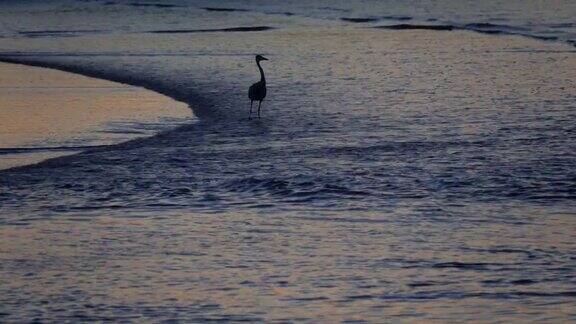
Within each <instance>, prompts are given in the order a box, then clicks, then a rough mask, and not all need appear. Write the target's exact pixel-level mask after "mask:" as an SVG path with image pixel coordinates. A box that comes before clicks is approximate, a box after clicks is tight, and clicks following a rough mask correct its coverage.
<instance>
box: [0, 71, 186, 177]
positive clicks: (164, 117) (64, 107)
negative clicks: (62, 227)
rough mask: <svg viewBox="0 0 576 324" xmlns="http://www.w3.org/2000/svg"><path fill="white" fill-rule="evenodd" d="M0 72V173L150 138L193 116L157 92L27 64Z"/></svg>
mask: <svg viewBox="0 0 576 324" xmlns="http://www.w3.org/2000/svg"><path fill="white" fill-rule="evenodd" d="M0 70H1V72H2V74H4V75H5V77H4V78H3V79H2V80H0V91H1V92H2V96H3V101H2V105H1V106H0V113H1V114H2V116H3V119H2V120H0V130H1V131H0V135H1V137H0V171H2V170H9V169H14V168H19V167H26V166H30V165H34V164H38V163H42V162H44V161H47V160H50V159H53V158H58V157H65V156H70V155H76V154H78V153H81V152H85V151H91V150H99V149H103V148H105V147H109V146H114V145H118V144H121V143H125V142H130V141H133V140H135V139H139V138H148V137H151V136H155V135H158V134H159V133H162V132H165V131H167V130H169V129H174V128H177V127H178V126H179V125H182V124H183V123H184V122H185V123H188V122H189V120H190V117H191V114H190V111H189V106H188V105H187V104H184V103H181V102H179V101H176V100H174V99H172V98H171V97H168V96H165V95H162V94H159V93H157V92H156V91H151V90H147V89H143V88H139V87H134V86H130V85H126V84H123V83H118V82H111V81H108V80H104V79H100V78H93V77H88V76H85V75H81V74H78V73H71V72H67V71H62V70H61V69H50V68H45V67H38V66H31V65H29V64H15V63H12V62H10V63H8V62H2V63H0Z"/></svg>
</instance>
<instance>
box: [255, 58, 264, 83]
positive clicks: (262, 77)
mask: <svg viewBox="0 0 576 324" xmlns="http://www.w3.org/2000/svg"><path fill="white" fill-rule="evenodd" d="M256 65H258V69H259V70H260V82H261V83H264V84H266V78H265V77H264V70H263V69H262V67H261V66H260V62H256Z"/></svg>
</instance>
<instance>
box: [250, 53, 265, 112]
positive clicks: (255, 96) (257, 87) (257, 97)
mask: <svg viewBox="0 0 576 324" xmlns="http://www.w3.org/2000/svg"><path fill="white" fill-rule="evenodd" d="M265 60H268V59H267V58H265V57H264V56H262V55H256V65H257V66H258V70H260V81H258V82H256V83H254V84H253V85H251V86H250V88H249V89H248V98H250V115H249V116H248V118H251V117H252V104H253V103H254V101H258V117H260V107H261V106H262V100H264V98H266V78H265V77H264V70H263V69H262V67H261V66H260V61H265Z"/></svg>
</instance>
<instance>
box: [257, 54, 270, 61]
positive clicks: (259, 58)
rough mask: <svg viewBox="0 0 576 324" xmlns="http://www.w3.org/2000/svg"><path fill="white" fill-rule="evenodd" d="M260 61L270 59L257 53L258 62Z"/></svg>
mask: <svg viewBox="0 0 576 324" xmlns="http://www.w3.org/2000/svg"><path fill="white" fill-rule="evenodd" d="M260 61H268V59H267V58H265V57H264V56H262V55H256V62H260Z"/></svg>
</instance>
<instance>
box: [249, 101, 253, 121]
mask: <svg viewBox="0 0 576 324" xmlns="http://www.w3.org/2000/svg"><path fill="white" fill-rule="evenodd" d="M253 102H254V100H250V114H249V115H248V119H251V118H252V103H253Z"/></svg>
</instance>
